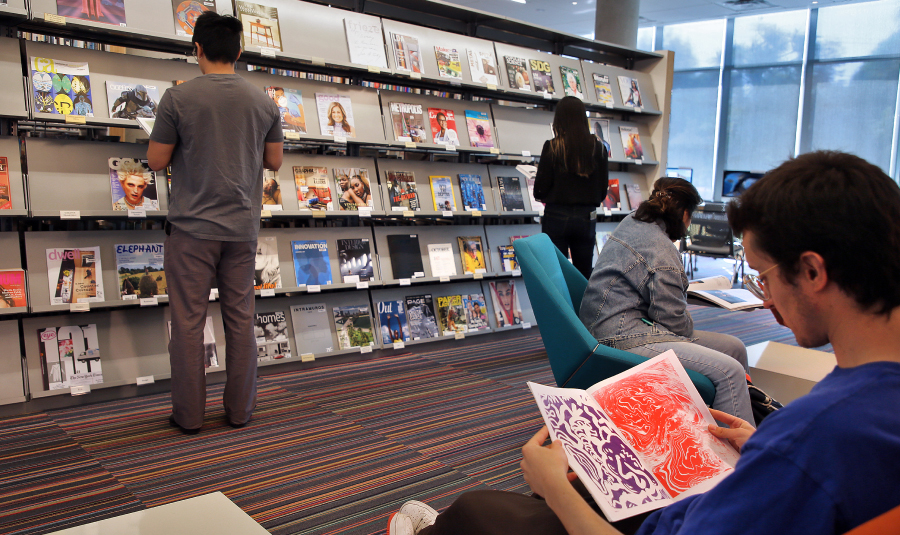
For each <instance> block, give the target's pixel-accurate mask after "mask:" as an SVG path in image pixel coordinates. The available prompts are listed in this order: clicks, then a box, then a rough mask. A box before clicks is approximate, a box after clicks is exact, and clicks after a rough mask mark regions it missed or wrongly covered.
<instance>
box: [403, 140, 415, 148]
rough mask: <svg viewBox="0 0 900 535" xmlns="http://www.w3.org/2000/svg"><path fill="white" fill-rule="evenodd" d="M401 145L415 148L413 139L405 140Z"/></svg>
mask: <svg viewBox="0 0 900 535" xmlns="http://www.w3.org/2000/svg"><path fill="white" fill-rule="evenodd" d="M403 146H404V147H406V148H407V149H414V148H416V142H415V141H407V142H406V143H404V144H403Z"/></svg>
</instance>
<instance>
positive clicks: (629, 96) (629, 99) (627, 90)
mask: <svg viewBox="0 0 900 535" xmlns="http://www.w3.org/2000/svg"><path fill="white" fill-rule="evenodd" d="M618 78H619V92H620V93H621V95H622V105H624V106H626V107H629V108H643V107H644V102H643V100H642V99H641V90H640V87H639V86H638V81H637V78H630V77H628V76H619V77H618Z"/></svg>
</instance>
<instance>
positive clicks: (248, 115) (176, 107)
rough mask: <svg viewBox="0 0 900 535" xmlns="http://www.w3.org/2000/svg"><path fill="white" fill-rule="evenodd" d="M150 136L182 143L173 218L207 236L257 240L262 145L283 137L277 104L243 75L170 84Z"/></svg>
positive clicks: (176, 160) (176, 157)
mask: <svg viewBox="0 0 900 535" xmlns="http://www.w3.org/2000/svg"><path fill="white" fill-rule="evenodd" d="M150 139H151V140H153V141H155V142H157V143H163V144H166V145H175V151H174V153H173V154H172V192H171V195H170V196H169V216H168V220H169V222H170V223H171V224H172V225H174V226H176V227H178V229H179V230H183V231H184V232H187V233H188V234H190V235H191V236H193V237H195V238H198V239H203V240H219V241H255V240H256V237H257V234H258V233H259V215H260V211H261V209H262V177H263V151H264V149H265V144H266V143H279V142H281V141H283V140H284V138H283V136H282V132H281V116H280V114H279V113H278V107H277V106H276V105H275V102H273V101H272V99H270V98H268V97H267V96H266V94H265V92H264V91H262V90H261V89H259V88H258V87H255V86H254V85H252V84H250V83H249V82H247V81H246V80H244V79H243V78H241V77H240V75H237V74H207V75H204V76H200V77H197V78H195V79H193V80H191V81H189V82H185V83H183V84H181V85H178V86H175V87H172V88H169V89H168V90H166V92H165V93H164V94H163V97H162V99H160V101H159V107H158V109H157V113H156V124H155V125H154V127H153V133H152V134H151V135H150Z"/></svg>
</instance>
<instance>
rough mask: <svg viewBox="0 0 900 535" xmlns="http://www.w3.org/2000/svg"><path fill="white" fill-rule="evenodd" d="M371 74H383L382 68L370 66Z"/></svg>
mask: <svg viewBox="0 0 900 535" xmlns="http://www.w3.org/2000/svg"><path fill="white" fill-rule="evenodd" d="M369 72H371V73H374V74H381V67H377V66H375V65H369Z"/></svg>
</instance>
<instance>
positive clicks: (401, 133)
mask: <svg viewBox="0 0 900 535" xmlns="http://www.w3.org/2000/svg"><path fill="white" fill-rule="evenodd" d="M390 107H391V124H392V125H393V127H394V138H395V139H396V140H397V141H407V142H409V141H413V142H416V143H426V142H427V141H428V134H427V133H426V132H425V116H424V114H423V113H422V105H421V104H407V103H404V102H391V104H390Z"/></svg>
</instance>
